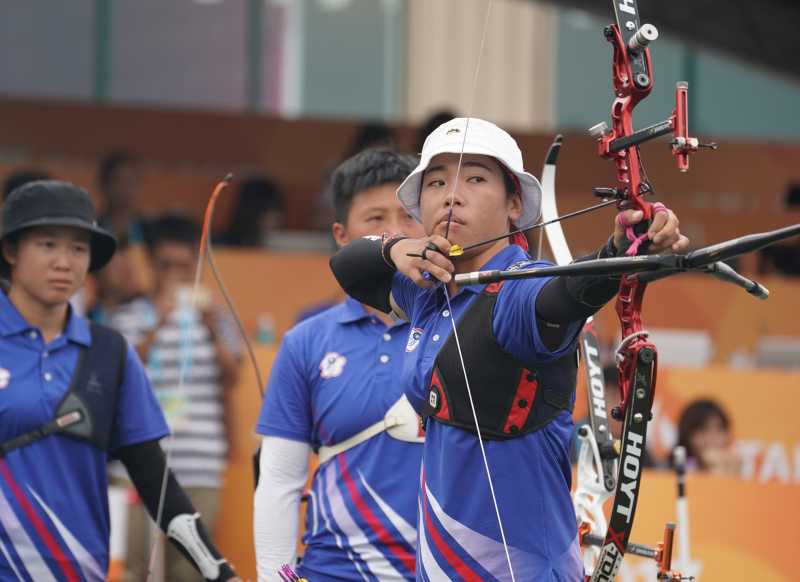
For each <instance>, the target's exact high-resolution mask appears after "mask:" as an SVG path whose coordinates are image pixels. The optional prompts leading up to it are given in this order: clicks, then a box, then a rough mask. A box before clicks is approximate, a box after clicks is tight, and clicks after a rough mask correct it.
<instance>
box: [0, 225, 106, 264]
mask: <svg viewBox="0 0 800 582" xmlns="http://www.w3.org/2000/svg"><path fill="white" fill-rule="evenodd" d="M39 226H69V227H73V228H78V229H80V230H83V231H86V232H88V233H89V235H90V239H89V248H90V252H91V259H90V260H89V272H94V271H99V270H100V269H102V268H103V267H105V266H106V265H107V264H108V262H109V261H110V260H111V257H113V256H114V253H115V252H116V250H117V239H116V238H115V237H114V235H113V234H111V233H110V232H108V231H107V230H105V229H103V228H100V227H99V226H96V225H93V224H89V223H87V222H86V221H85V220H81V219H79V218H70V217H57V216H49V217H44V218H37V219H35V220H30V221H28V222H25V223H23V224H20V225H19V226H17V227H16V228H15V229H14V230H10V231H8V232H4V233H3V234H2V236H0V241H2V240H4V239H5V238H7V237H8V236H10V235H12V234H14V233H18V232H22V231H23V230H27V229H29V228H35V227H39ZM0 265H2V266H3V267H5V268H9V265H8V263H7V262H6V260H5V258H3V256H2V253H0Z"/></svg>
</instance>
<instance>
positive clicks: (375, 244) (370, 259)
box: [330, 238, 396, 313]
mask: <svg viewBox="0 0 800 582" xmlns="http://www.w3.org/2000/svg"><path fill="white" fill-rule="evenodd" d="M389 248H391V247H389ZM385 250H386V248H385V247H384V245H383V243H382V241H380V240H375V239H370V238H359V239H356V240H354V241H352V242H351V243H350V244H348V245H347V246H345V247H342V248H341V249H339V251H338V252H337V253H336V254H335V255H333V257H331V261H330V265H331V271H333V276H334V277H336V281H337V282H338V283H339V285H340V286H341V287H342V289H344V291H345V293H347V294H348V295H349V296H350V297H352V298H353V299H356V300H357V301H360V302H361V303H364V304H366V305H369V306H370V307H374V308H375V309H379V310H381V311H383V312H384V313H389V312H390V311H391V310H392V306H391V303H390V301H389V295H390V294H391V291H392V277H393V276H394V273H395V271H396V269H395V267H394V265H393V264H392V263H391V261H390V260H388V257H386V256H385V254H388V253H384V251H385Z"/></svg>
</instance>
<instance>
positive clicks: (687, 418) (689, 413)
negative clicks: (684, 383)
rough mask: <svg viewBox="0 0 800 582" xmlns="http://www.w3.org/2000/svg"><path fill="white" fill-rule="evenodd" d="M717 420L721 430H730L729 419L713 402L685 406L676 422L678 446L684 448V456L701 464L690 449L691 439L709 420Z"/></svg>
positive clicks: (701, 401) (706, 401)
mask: <svg viewBox="0 0 800 582" xmlns="http://www.w3.org/2000/svg"><path fill="white" fill-rule="evenodd" d="M714 417H716V418H718V419H719V421H720V423H721V424H722V428H724V429H725V430H726V431H728V430H730V425H731V422H730V419H729V418H728V415H727V414H726V413H725V411H724V410H723V409H722V407H721V406H720V405H719V404H717V403H716V402H714V401H713V400H707V399H701V400H695V401H694V402H692V403H691V404H689V406H687V407H686V408H685V409H684V410H683V413H682V414H681V417H680V420H678V446H679V447H685V448H686V455H687V457H689V458H694V459H696V460H697V461H698V462H700V463H702V459H701V458H700V456H699V454H698V451H695V450H694V449H693V448H692V444H691V442H692V437H693V436H694V434H695V433H696V432H698V431H700V430H702V429H703V428H704V427H705V425H706V423H707V422H708V420H709V419H710V418H714Z"/></svg>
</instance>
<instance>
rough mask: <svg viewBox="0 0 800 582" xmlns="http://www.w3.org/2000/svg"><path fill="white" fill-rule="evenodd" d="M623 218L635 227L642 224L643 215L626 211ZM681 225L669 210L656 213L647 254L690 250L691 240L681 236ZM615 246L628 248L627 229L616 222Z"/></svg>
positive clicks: (634, 211) (648, 233)
mask: <svg viewBox="0 0 800 582" xmlns="http://www.w3.org/2000/svg"><path fill="white" fill-rule="evenodd" d="M623 216H624V218H625V220H626V221H627V222H628V224H631V225H634V224H638V223H639V222H641V220H642V217H643V214H642V211H641V210H626V211H625V212H624V213H623ZM679 224H680V221H679V220H678V217H677V216H675V213H674V212H672V210H670V209H669V208H666V209H664V210H663V211H661V212H656V213H655V214H654V215H653V220H652V222H651V224H650V228H648V229H647V238H648V239H649V240H650V247H649V248H648V249H647V254H649V255H656V254H659V253H663V252H673V253H683V252H686V251H687V250H688V249H689V239H688V238H686V237H685V236H684V235H682V234H681V231H680V229H679V228H678V226H679ZM614 246H615V247H616V248H617V249H623V248H625V247H626V246H627V239H626V238H625V227H623V226H622V225H620V223H619V221H615V222H614Z"/></svg>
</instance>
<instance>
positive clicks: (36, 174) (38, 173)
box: [3, 168, 51, 201]
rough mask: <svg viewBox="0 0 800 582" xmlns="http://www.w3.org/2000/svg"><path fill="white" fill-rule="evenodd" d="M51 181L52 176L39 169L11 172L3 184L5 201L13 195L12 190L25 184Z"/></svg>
mask: <svg viewBox="0 0 800 582" xmlns="http://www.w3.org/2000/svg"><path fill="white" fill-rule="evenodd" d="M50 179H51V176H50V174H48V173H47V172H45V171H44V170H40V169H38V168H23V169H21V170H16V171H14V172H11V173H10V174H9V175H8V176H7V177H6V181H5V182H3V201H4V200H5V199H6V198H8V195H9V194H11V191H12V190H15V189H17V188H19V187H20V186H22V185H23V184H27V183H28V182H35V181H36V180H50Z"/></svg>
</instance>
